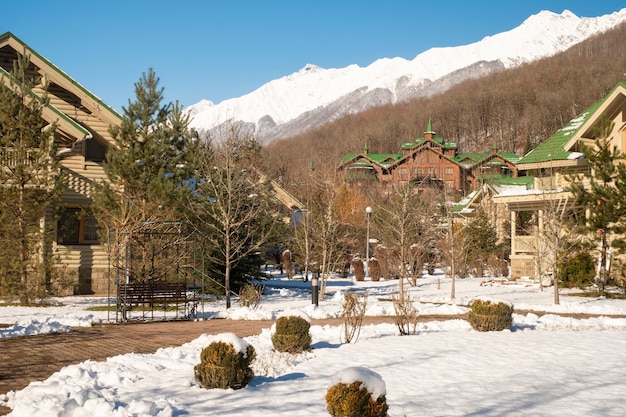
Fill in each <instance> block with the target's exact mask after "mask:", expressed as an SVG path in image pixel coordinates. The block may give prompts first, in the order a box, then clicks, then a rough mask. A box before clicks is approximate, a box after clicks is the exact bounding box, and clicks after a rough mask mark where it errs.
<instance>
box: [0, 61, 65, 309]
mask: <svg viewBox="0 0 626 417" xmlns="http://www.w3.org/2000/svg"><path fill="white" fill-rule="evenodd" d="M42 81H43V80H41V79H40V77H39V76H38V75H37V74H36V72H34V71H33V68H32V67H31V65H30V60H29V57H28V56H27V55H26V54H24V55H21V56H20V57H19V58H18V60H17V61H15V63H14V68H13V71H12V73H11V74H9V75H3V76H2V79H1V80H0V158H1V159H2V167H1V168H0V217H1V219H2V222H1V224H0V229H1V233H0V236H1V237H0V256H1V258H2V264H1V265H0V277H1V278H0V280H1V281H0V291H1V292H2V293H5V294H6V295H8V296H17V297H19V299H20V302H21V303H22V304H28V303H30V302H31V301H32V300H33V299H34V298H37V297H43V296H44V295H45V294H46V293H47V292H48V290H50V289H51V286H52V284H53V279H54V271H53V269H52V267H51V257H50V256H49V253H48V252H46V249H47V248H48V247H49V246H50V244H51V242H52V237H53V228H52V221H51V220H52V214H53V209H54V207H55V204H56V203H57V202H58V199H59V197H60V195H61V192H62V190H63V183H62V178H61V174H60V165H59V162H58V159H57V158H56V155H55V153H56V147H55V145H54V132H55V129H56V126H55V125H54V124H49V123H48V122H46V121H45V120H44V119H43V118H42V112H43V109H44V108H45V107H46V106H47V105H48V103H49V99H48V97H47V94H46V93H45V92H46V89H47V85H46V84H45V82H44V83H42ZM38 84H39V87H40V88H42V89H43V94H42V95H41V96H40V95H37V94H35V93H34V92H33V88H35V86H38Z"/></svg>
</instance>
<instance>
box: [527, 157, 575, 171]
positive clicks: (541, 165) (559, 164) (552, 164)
mask: <svg viewBox="0 0 626 417" xmlns="http://www.w3.org/2000/svg"><path fill="white" fill-rule="evenodd" d="M585 165H587V159H585V158H576V159H560V160H554V161H545V162H536V163H533V164H520V165H517V169H518V170H519V171H530V170H533V169H552V168H571V167H583V166H585Z"/></svg>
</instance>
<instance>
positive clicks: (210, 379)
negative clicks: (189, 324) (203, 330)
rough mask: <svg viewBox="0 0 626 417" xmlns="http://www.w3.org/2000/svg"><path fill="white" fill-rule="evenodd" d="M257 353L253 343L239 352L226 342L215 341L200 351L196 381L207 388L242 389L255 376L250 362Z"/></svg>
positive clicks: (195, 368) (195, 372) (196, 367)
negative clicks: (244, 350)
mask: <svg viewBox="0 0 626 417" xmlns="http://www.w3.org/2000/svg"><path fill="white" fill-rule="evenodd" d="M255 356H256V353H255V351H254V347H253V346H252V345H248V346H247V349H246V352H245V353H244V352H237V351H236V350H235V348H234V346H233V345H232V344H230V343H225V342H213V343H211V344H210V345H209V346H207V347H206V348H204V349H203V350H202V352H201V353H200V363H199V364H198V365H196V366H195V367H194V375H195V378H196V381H198V383H199V384H200V385H201V386H203V387H204V388H207V389H213V388H221V389H227V388H232V389H241V388H244V387H245V386H246V385H248V383H249V382H250V381H251V380H252V378H253V377H254V373H253V372H252V369H251V368H250V363H251V362H252V361H253V360H254V358H255Z"/></svg>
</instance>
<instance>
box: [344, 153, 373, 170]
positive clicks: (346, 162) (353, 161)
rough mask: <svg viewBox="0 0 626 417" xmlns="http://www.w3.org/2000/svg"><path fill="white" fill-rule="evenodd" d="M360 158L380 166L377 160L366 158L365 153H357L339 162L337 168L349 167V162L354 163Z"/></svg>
mask: <svg viewBox="0 0 626 417" xmlns="http://www.w3.org/2000/svg"><path fill="white" fill-rule="evenodd" d="M361 159H364V160H366V161H367V162H368V163H370V164H372V165H377V166H380V164H379V163H378V162H376V161H374V160H373V159H371V158H368V157H367V155H363V154H359V155H355V156H354V157H352V158H350V159H348V160H347V161H344V162H342V163H341V164H339V166H338V167H337V169H344V168H350V165H351V164H354V163H355V162H356V161H358V160H361Z"/></svg>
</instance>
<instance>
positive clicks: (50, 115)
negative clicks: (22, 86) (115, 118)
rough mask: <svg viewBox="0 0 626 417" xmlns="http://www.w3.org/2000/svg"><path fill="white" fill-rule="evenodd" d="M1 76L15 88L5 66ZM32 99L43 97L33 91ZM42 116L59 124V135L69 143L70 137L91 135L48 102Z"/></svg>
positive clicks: (9, 85)
mask: <svg viewBox="0 0 626 417" xmlns="http://www.w3.org/2000/svg"><path fill="white" fill-rule="evenodd" d="M0 78H1V79H2V81H3V83H4V85H5V86H7V87H9V88H11V89H15V84H14V82H13V81H14V80H13V77H12V75H11V74H9V73H8V72H6V71H5V70H4V69H3V68H0ZM31 100H41V97H40V96H38V95H37V94H36V93H35V92H31ZM41 116H42V118H43V119H44V120H45V121H46V122H48V123H49V124H53V123H55V124H56V125H57V130H58V131H59V132H58V137H59V138H61V140H62V142H66V143H67V144H69V142H71V139H70V138H73V140H81V139H86V138H90V137H91V133H90V132H89V130H87V129H85V128H84V127H83V126H81V125H80V124H78V123H76V122H75V121H74V120H72V119H71V118H69V117H68V116H67V115H65V114H64V113H63V112H61V111H60V110H59V109H57V108H56V107H55V106H53V105H52V104H48V105H47V106H45V107H44V108H43V109H42V115H41Z"/></svg>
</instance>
